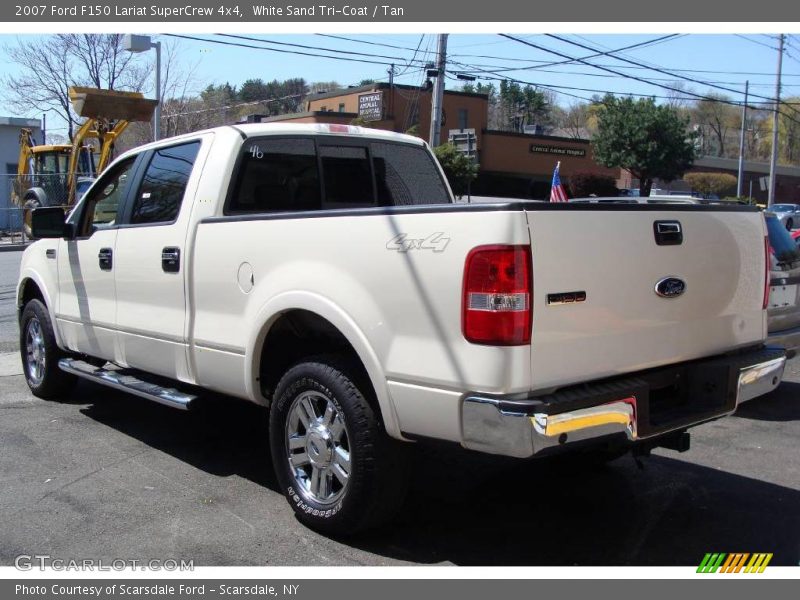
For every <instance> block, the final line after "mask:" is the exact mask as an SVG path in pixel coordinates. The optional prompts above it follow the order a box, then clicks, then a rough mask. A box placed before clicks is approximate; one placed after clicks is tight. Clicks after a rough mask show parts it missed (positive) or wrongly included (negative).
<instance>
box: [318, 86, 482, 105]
mask: <svg viewBox="0 0 800 600" xmlns="http://www.w3.org/2000/svg"><path fill="white" fill-rule="evenodd" d="M391 87H394V88H395V89H398V90H408V91H414V92H419V91H426V90H425V88H424V87H418V86H416V85H405V84H400V83H395V84H393V85H392V86H390V85H389V84H388V83H386V82H379V83H370V84H368V85H359V86H354V87H347V88H340V89H338V90H331V91H329V92H322V93H319V94H309V95H308V96H306V101H307V102H308V101H313V100H325V99H326V98H338V97H339V96H348V95H350V94H360V93H362V92H374V91H377V90H388V89H390V88H391ZM444 93H445V94H448V95H456V96H469V97H472V98H484V99H486V98H488V97H489V95H488V94H478V93H476V92H462V91H460V90H445V91H444Z"/></svg>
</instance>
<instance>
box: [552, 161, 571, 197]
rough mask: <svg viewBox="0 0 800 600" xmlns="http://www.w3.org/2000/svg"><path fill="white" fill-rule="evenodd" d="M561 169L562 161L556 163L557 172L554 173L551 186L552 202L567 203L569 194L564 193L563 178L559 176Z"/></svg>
mask: <svg viewBox="0 0 800 600" xmlns="http://www.w3.org/2000/svg"><path fill="white" fill-rule="evenodd" d="M560 167H561V161H558V162H557V163H556V170H555V171H553V183H552V185H551V186H550V202H567V200H568V198H567V192H566V191H564V186H563V185H561V177H559V176H558V169H559V168H560Z"/></svg>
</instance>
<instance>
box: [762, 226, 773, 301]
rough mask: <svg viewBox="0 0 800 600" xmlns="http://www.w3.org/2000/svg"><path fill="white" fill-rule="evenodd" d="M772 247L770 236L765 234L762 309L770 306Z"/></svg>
mask: <svg viewBox="0 0 800 600" xmlns="http://www.w3.org/2000/svg"><path fill="white" fill-rule="evenodd" d="M771 250H772V249H771V247H770V245H769V238H768V237H767V236H764V262H765V263H766V264H765V265H764V303H763V304H762V306H761V309H762V310H767V306H769V272H770V269H771V268H772V261H771V260H770V257H769V255H770V252H771Z"/></svg>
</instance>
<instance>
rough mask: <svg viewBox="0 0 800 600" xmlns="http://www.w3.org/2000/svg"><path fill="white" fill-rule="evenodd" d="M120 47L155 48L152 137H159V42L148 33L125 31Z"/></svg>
mask: <svg viewBox="0 0 800 600" xmlns="http://www.w3.org/2000/svg"><path fill="white" fill-rule="evenodd" d="M122 47H123V48H124V49H125V50H127V51H128V52H147V51H148V50H151V49H152V48H155V49H156V102H157V104H156V110H155V115H154V122H153V139H154V140H158V139H159V138H160V137H161V42H154V41H152V40H151V39H150V36H149V35H133V34H131V33H126V34H125V36H124V37H123V38H122Z"/></svg>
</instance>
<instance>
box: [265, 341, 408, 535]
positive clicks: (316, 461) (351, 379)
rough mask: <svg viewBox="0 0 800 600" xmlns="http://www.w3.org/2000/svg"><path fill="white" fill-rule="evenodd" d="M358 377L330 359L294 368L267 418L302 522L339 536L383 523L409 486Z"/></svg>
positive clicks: (276, 460)
mask: <svg viewBox="0 0 800 600" xmlns="http://www.w3.org/2000/svg"><path fill="white" fill-rule="evenodd" d="M356 374H357V370H356V369H354V368H353V367H352V366H350V365H348V364H347V363H346V362H343V361H341V360H340V359H337V358H335V357H324V358H320V359H311V360H308V361H307V362H301V363H299V364H296V365H295V366H293V367H292V368H290V369H289V370H288V371H287V372H286V374H285V375H284V376H283V377H282V378H281V380H280V382H279V383H278V386H277V388H276V390H275V396H274V397H275V400H274V402H273V405H272V408H271V411H270V427H269V429H270V447H271V451H272V460H273V464H274V467H275V473H276V475H277V478H278V482H279V484H280V486H281V489H282V491H283V493H284V494H285V495H286V498H287V499H288V501H289V504H290V505H291V506H292V508H293V509H294V511H295V513H296V514H297V516H298V518H299V519H300V520H301V521H302V522H303V523H305V524H306V525H308V526H309V527H312V528H314V529H318V530H320V531H323V532H325V533H330V534H337V535H342V534H352V533H356V532H358V531H360V530H364V529H367V528H370V527H375V526H377V525H379V524H380V523H382V522H384V521H385V520H387V519H388V518H389V517H390V516H392V515H393V514H394V512H395V511H396V510H397V509H398V508H399V506H400V504H401V503H402V500H403V497H404V495H405V494H404V492H405V489H406V484H407V481H406V469H405V468H404V460H403V456H402V455H403V453H402V452H401V449H400V448H399V447H398V443H397V442H395V441H394V440H391V439H390V438H389V437H388V436H387V435H386V433H385V432H384V431H383V428H382V426H381V422H380V417H379V415H378V414H377V413H376V411H375V410H374V409H373V407H372V406H371V405H370V403H369V402H368V401H367V399H366V398H367V396H366V394H368V393H369V390H368V388H367V386H366V384H364V383H360V382H359V378H358V377H357V375H356ZM357 382H358V383H357Z"/></svg>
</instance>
